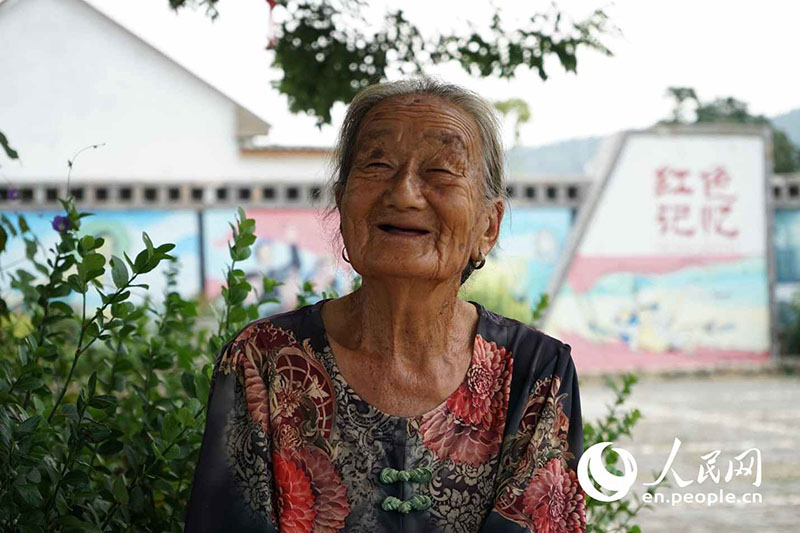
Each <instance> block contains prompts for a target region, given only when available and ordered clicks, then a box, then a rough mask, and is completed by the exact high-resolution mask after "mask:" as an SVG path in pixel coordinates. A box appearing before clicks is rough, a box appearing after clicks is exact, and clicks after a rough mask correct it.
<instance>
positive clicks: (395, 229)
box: [378, 224, 430, 236]
mask: <svg viewBox="0 0 800 533" xmlns="http://www.w3.org/2000/svg"><path fill="white" fill-rule="evenodd" d="M378 227H379V228H380V229H381V230H382V231H385V232H386V233H390V234H392V235H411V236H413V235H427V234H428V233H430V232H429V231H428V230H424V229H415V228H403V227H400V226H392V225H391V224H380V225H379V226H378Z"/></svg>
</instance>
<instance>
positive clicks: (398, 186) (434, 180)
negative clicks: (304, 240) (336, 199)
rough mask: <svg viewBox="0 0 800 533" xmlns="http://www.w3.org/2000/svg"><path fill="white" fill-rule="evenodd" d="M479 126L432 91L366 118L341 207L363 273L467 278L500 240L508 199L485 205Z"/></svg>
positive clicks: (352, 254) (388, 104)
mask: <svg viewBox="0 0 800 533" xmlns="http://www.w3.org/2000/svg"><path fill="white" fill-rule="evenodd" d="M481 157H482V155H481V146H480V134H479V131H478V126H477V124H476V122H475V120H474V119H473V118H472V117H471V116H470V115H469V114H467V113H465V112H464V111H462V110H460V109H458V108H457V107H455V106H453V105H451V104H449V103H447V102H446V101H444V100H442V99H440V98H438V97H433V96H429V95H407V96H401V97H394V98H389V99H387V100H384V101H382V102H381V103H379V104H378V105H376V106H375V107H374V108H373V109H372V110H371V111H370V112H369V114H368V115H367V116H366V117H365V119H364V121H363V122H362V124H361V128H360V130H359V133H358V135H357V137H356V142H355V150H354V158H353V164H352V168H351V170H350V174H349V176H348V178H347V185H346V187H345V190H344V191H343V193H342V197H341V199H340V203H339V211H340V216H341V222H342V236H343V238H344V243H345V246H346V247H347V253H348V255H349V258H350V261H351V263H352V265H353V268H354V269H355V270H356V271H357V272H358V273H360V274H361V275H362V276H364V277H368V276H373V277H407V278H417V279H428V280H440V281H447V280H454V281H455V280H460V276H461V271H462V270H463V269H464V268H465V267H466V265H467V261H468V260H469V259H470V258H471V257H472V258H474V259H476V260H477V259H478V258H479V256H480V253H481V252H482V253H483V254H488V252H489V250H490V249H491V248H492V246H493V245H494V243H495V242H496V240H497V234H498V230H499V224H500V220H501V219H502V215H503V202H502V200H500V199H498V200H496V201H495V202H493V203H491V204H488V205H487V203H486V200H485V199H484V193H483V190H484V189H483V187H484V185H483V177H482V170H481Z"/></svg>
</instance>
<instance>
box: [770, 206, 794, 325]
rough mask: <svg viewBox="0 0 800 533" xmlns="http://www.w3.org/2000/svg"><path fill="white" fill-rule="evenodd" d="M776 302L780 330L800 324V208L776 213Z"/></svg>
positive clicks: (780, 210)
mask: <svg viewBox="0 0 800 533" xmlns="http://www.w3.org/2000/svg"><path fill="white" fill-rule="evenodd" d="M775 281H776V283H775V300H776V306H777V313H776V314H777V321H778V329H779V330H780V331H785V330H786V329H787V328H790V327H797V324H798V323H800V316H798V307H800V209H778V210H776V211H775Z"/></svg>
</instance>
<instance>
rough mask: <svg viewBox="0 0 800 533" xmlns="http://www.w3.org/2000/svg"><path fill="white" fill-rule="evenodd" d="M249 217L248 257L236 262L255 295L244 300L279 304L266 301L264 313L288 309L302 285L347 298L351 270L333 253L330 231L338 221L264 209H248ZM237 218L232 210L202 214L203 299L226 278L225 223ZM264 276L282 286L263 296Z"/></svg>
mask: <svg viewBox="0 0 800 533" xmlns="http://www.w3.org/2000/svg"><path fill="white" fill-rule="evenodd" d="M245 212H246V214H247V216H248V217H249V218H253V219H255V221H256V236H257V237H258V238H257V240H256V242H255V244H254V245H253V253H252V255H251V256H250V257H249V258H248V259H246V260H245V261H243V262H242V263H241V264H237V265H236V267H237V268H241V269H243V270H244V271H245V273H247V275H248V278H249V281H250V284H251V285H252V286H253V287H255V288H256V293H251V294H250V295H249V296H248V300H247V301H248V302H253V301H255V299H256V298H258V301H264V300H266V299H268V298H270V297H274V298H278V299H279V300H280V302H281V304H274V303H265V304H264V307H263V311H262V312H264V313H271V312H278V311H280V310H288V309H293V308H294V307H295V306H296V304H297V291H298V289H299V288H300V287H301V286H302V284H303V283H304V282H306V281H311V282H312V283H313V284H314V288H315V289H316V290H319V291H322V290H326V289H328V288H329V287H333V288H334V289H335V290H336V291H337V292H338V293H339V294H346V293H347V292H348V291H349V289H350V287H351V284H352V280H353V274H354V273H353V270H352V269H350V268H349V265H346V264H343V262H342V260H341V258H340V257H339V256H338V251H340V250H334V235H335V234H334V233H333V230H334V229H335V228H337V226H338V224H339V221H338V219H336V218H331V219H330V220H328V221H325V220H324V219H323V218H322V216H321V213H320V212H319V211H317V210H314V209H310V208H305V209H303V208H298V209H281V208H277V209H268V208H249V209H246V210H245ZM235 216H236V211H235V210H233V209H210V210H207V211H204V212H203V228H204V232H203V242H204V249H205V287H206V296H207V297H209V298H215V297H217V296H218V295H219V293H220V288H221V287H222V285H223V282H224V279H225V269H226V264H227V263H229V262H230V258H229V255H228V241H229V240H230V239H231V228H230V226H229V225H228V224H229V222H231V221H233V220H234V218H235ZM264 274H266V275H268V276H270V277H271V278H274V279H276V280H278V281H279V282H281V283H282V285H280V286H279V287H278V288H277V289H276V290H275V291H273V292H272V293H270V294H264V291H263V290H262V289H263V287H262V284H261V280H262V277H263V275H264Z"/></svg>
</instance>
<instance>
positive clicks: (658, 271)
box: [544, 133, 770, 370]
mask: <svg viewBox="0 0 800 533" xmlns="http://www.w3.org/2000/svg"><path fill="white" fill-rule="evenodd" d="M623 142H624V144H623V146H622V149H621V152H620V155H619V158H618V159H617V162H616V164H615V166H614V168H612V169H611V171H610V173H609V175H608V176H607V178H606V180H607V181H606V184H605V188H604V189H602V192H600V193H599V194H600V196H599V198H598V199H597V204H596V209H595V210H594V212H593V215H592V217H591V219H590V220H588V221H587V223H586V224H585V228H584V231H583V232H582V233H583V234H582V235H578V234H576V235H575V237H574V238H575V239H577V243H578V244H577V248H576V250H575V253H574V255H573V257H572V260H571V262H570V264H569V265H568V267H567V271H566V275H565V277H564V280H563V283H562V285H561V286H560V287H559V288H558V292H557V293H556V296H555V299H554V301H553V305H552V309H551V310H550V313H549V315H548V317H547V320H546V323H545V325H544V330H545V331H546V332H547V333H550V334H552V335H553V336H555V337H557V338H559V339H561V340H563V341H564V342H567V343H569V344H570V345H571V346H572V351H573V355H574V357H575V360H576V365H577V366H578V368H579V369H580V368H584V369H586V368H594V369H609V370H611V369H624V368H633V367H643V366H661V365H664V366H675V365H682V364H686V365H692V364H700V363H702V364H707V363H709V362H725V361H742V360H760V359H764V358H766V357H768V355H769V348H770V324H769V293H768V291H769V283H768V275H767V249H766V211H765V184H764V180H765V176H764V142H763V140H762V138H761V137H760V136H757V135H718V136H713V135H697V134H695V135H677V134H675V135H664V134H662V135H657V134H646V133H639V134H630V135H629V136H628V137H627V139H625V140H624V141H623ZM576 231H579V229H577V228H576Z"/></svg>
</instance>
